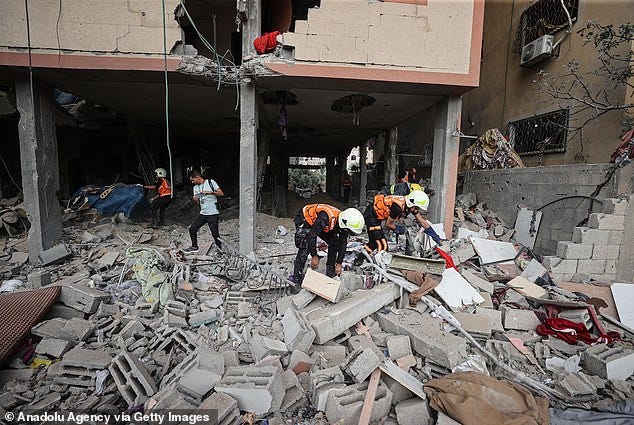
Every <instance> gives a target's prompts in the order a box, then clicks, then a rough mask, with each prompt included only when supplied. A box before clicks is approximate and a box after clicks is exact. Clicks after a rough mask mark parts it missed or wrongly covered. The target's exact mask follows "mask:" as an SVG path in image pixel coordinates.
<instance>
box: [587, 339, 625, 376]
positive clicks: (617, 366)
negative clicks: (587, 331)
mask: <svg viewBox="0 0 634 425" xmlns="http://www.w3.org/2000/svg"><path fill="white" fill-rule="evenodd" d="M581 358H582V360H583V368H584V369H585V370H587V371H588V372H590V373H591V374H593V375H597V376H600V377H601V378H603V379H619V380H622V381H625V380H627V379H628V378H629V377H630V376H632V374H634V351H632V350H627V349H624V348H623V347H612V348H610V347H608V346H607V345H605V344H600V345H595V346H593V347H590V348H588V349H587V350H586V351H584V353H583V354H582V355H581Z"/></svg>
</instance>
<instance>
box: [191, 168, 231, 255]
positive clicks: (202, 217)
mask: <svg viewBox="0 0 634 425" xmlns="http://www.w3.org/2000/svg"><path fill="white" fill-rule="evenodd" d="M189 181H190V182H192V184H193V185H194V202H196V203H198V204H199V205H200V214H198V217H196V219H195V220H194V222H193V223H192V224H191V225H190V226H189V236H190V237H191V240H192V246H190V247H189V248H187V249H185V250H184V251H185V252H186V253H195V252H198V230H200V228H201V227H203V226H204V225H205V224H207V225H209V230H211V235H212V236H213V238H214V241H215V242H216V247H218V249H221V248H222V243H221V242H220V232H219V230H218V220H219V218H220V210H219V208H218V198H217V197H218V196H224V192H223V191H222V189H221V188H220V186H218V183H216V182H215V180H213V179H207V180H206V179H203V177H202V175H201V174H200V172H199V171H195V170H194V171H192V172H190V173H189Z"/></svg>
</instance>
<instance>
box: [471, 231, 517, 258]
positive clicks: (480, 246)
mask: <svg viewBox="0 0 634 425" xmlns="http://www.w3.org/2000/svg"><path fill="white" fill-rule="evenodd" d="M469 240H470V241H471V244H472V245H473V248H474V249H475V251H476V252H477V253H478V256H479V257H480V262H481V263H482V264H491V263H498V262H501V261H505V260H512V259H514V258H515V257H516V256H517V250H516V249H515V246H514V245H513V244H512V243H510V242H500V241H495V240H491V239H482V238H474V237H471V238H469Z"/></svg>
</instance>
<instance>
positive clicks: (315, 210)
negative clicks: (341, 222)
mask: <svg viewBox="0 0 634 425" xmlns="http://www.w3.org/2000/svg"><path fill="white" fill-rule="evenodd" d="M302 212H303V214H304V220H306V223H308V224H310V225H311V226H312V225H313V224H315V221H316V220H317V216H318V215H319V213H320V212H325V213H326V214H327V215H328V227H327V228H325V229H324V232H328V231H330V230H333V229H334V228H335V226H336V225H337V220H338V219H339V213H340V212H341V211H340V210H339V209H338V208H335V207H333V206H331V205H328V204H309V205H306V206H305V207H304V208H303V210H302Z"/></svg>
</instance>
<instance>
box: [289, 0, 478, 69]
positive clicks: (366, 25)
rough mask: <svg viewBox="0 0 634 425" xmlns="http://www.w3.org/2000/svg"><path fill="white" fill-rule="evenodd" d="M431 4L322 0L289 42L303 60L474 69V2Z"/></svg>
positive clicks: (440, 2) (290, 34) (300, 23)
mask: <svg viewBox="0 0 634 425" xmlns="http://www.w3.org/2000/svg"><path fill="white" fill-rule="evenodd" d="M419 3H424V2H419ZM428 3H429V4H427V5H424V4H416V2H414V3H411V4H407V3H405V2H403V3H396V2H390V3H385V2H369V1H367V0H345V1H342V0H336V1H335V0H322V2H321V7H320V8H314V9H309V11H308V20H306V21H297V22H296V23H295V32H294V33H285V34H284V43H285V44H287V45H292V46H295V59H296V60H297V61H307V62H335V63H353V64H364V65H380V66H391V67H394V66H397V67H406V68H419V69H421V70H425V71H429V72H452V73H462V74H466V73H468V72H469V64H470V58H471V36H472V26H473V24H474V1H473V0H470V1H468V0H465V1H437V0H436V1H434V0H432V1H429V2H428Z"/></svg>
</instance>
